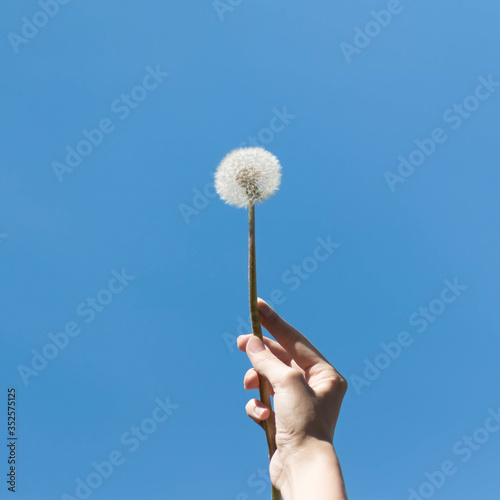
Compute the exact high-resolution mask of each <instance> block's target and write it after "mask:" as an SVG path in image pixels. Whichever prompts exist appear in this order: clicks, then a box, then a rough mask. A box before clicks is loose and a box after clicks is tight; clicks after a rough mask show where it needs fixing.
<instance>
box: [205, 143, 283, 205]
mask: <svg viewBox="0 0 500 500" xmlns="http://www.w3.org/2000/svg"><path fill="white" fill-rule="evenodd" d="M280 180H281V165H280V163H279V161H278V158H276V156H274V155H273V154H271V153H270V152H269V151H266V150H265V149H263V148H240V149H235V150H233V151H231V152H230V153H229V154H228V155H227V156H226V157H225V158H224V159H223V160H222V161H221V163H220V165H219V166H218V167H217V170H216V172H215V189H216V191H217V193H218V195H219V196H220V197H221V199H222V200H224V201H225V202H226V203H228V204H229V205H235V206H237V207H248V205H249V204H250V203H252V204H254V203H257V202H261V201H264V200H266V199H267V198H269V197H270V196H272V195H273V194H274V193H275V192H276V190H277V189H278V187H279V185H280Z"/></svg>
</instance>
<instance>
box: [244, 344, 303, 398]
mask: <svg viewBox="0 0 500 500" xmlns="http://www.w3.org/2000/svg"><path fill="white" fill-rule="evenodd" d="M246 353H247V355H248V357H249V359H250V362H251V363H252V365H253V367H254V368H255V371H256V372H257V373H259V374H260V375H263V376H264V377H266V378H267V379H268V380H269V382H270V383H271V385H272V387H273V388H274V389H275V390H276V388H277V387H279V386H281V385H283V384H287V383H288V381H289V379H290V377H289V375H290V374H292V373H293V372H296V371H297V370H296V369H295V368H290V367H289V366H287V365H285V363H283V362H282V361H280V360H279V359H278V358H277V357H276V356H275V355H274V354H273V353H272V352H271V350H270V349H269V348H266V347H265V346H264V344H263V342H262V341H261V340H260V339H259V338H258V337H256V336H255V335H252V336H251V337H250V339H249V340H248V342H247V345H246Z"/></svg>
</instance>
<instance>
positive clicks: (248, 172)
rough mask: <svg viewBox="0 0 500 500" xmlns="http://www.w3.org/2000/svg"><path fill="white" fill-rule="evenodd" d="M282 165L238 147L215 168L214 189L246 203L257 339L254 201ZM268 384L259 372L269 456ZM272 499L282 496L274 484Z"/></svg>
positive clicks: (265, 193)
mask: <svg viewBox="0 0 500 500" xmlns="http://www.w3.org/2000/svg"><path fill="white" fill-rule="evenodd" d="M280 180H281V165H280V163H279V161H278V159H277V158H276V156H274V155H273V154H271V153H270V152H269V151H266V150H265V149H263V148H241V149H235V150H234V151H231V152H230V153H229V154H228V155H227V156H226V157H225V158H224V159H223V160H222V162H221V163H220V165H219V166H218V167H217V170H216V172H215V189H216V191H217V193H218V194H219V196H220V197H221V199H222V200H224V201H225V202H226V203H228V204H229V205H234V206H236V207H240V208H241V207H248V227H249V230H248V285H249V296H250V317H251V322H252V333H253V334H254V335H256V336H257V337H258V338H259V339H260V340H263V337H262V328H261V325H260V317H259V310H258V307H257V263H256V253H255V204H256V203H260V202H262V201H264V200H266V199H267V198H269V197H270V196H272V195H273V194H274V193H275V192H276V190H277V189H278V187H279V185H280ZM269 387H270V384H269V383H268V381H267V380H266V378H265V377H263V376H262V375H260V374H259V393H260V400H261V401H262V403H264V404H265V405H266V406H267V407H268V408H269V409H270V410H271V415H270V416H269V418H267V419H266V420H264V425H263V427H264V430H265V431H266V438H267V447H268V450H269V459H271V458H272V456H273V454H274V452H275V451H276V423H275V418H274V412H273V411H272V406H271V393H270V390H269ZM271 498H272V500H281V494H280V492H279V490H277V489H276V488H275V487H274V486H272V493H271Z"/></svg>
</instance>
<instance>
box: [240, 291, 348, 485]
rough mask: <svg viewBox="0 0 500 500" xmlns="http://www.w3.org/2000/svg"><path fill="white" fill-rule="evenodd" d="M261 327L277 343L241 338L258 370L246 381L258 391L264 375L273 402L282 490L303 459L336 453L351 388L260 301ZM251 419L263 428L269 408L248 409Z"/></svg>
mask: <svg viewBox="0 0 500 500" xmlns="http://www.w3.org/2000/svg"><path fill="white" fill-rule="evenodd" d="M259 313H260V315H261V323H262V326H264V328H266V330H268V331H269V332H270V333H271V334H272V335H273V337H274V338H275V339H276V340H277V342H275V341H274V340H271V339H270V338H267V337H264V343H262V342H261V341H260V340H259V339H258V338H257V337H255V336H254V335H241V336H239V337H238V348H239V349H240V350H242V351H244V352H246V353H247V355H248V357H249V358H250V361H251V363H252V365H253V368H251V369H250V370H248V371H247V373H246V374H245V378H244V387H245V389H248V390H250V389H258V388H259V378H258V374H257V373H260V374H261V375H264V376H265V377H266V378H267V379H268V381H269V383H270V385H271V394H272V395H273V399H274V411H275V416H276V417H275V418H276V446H277V450H276V452H275V453H274V455H273V457H272V460H271V464H270V475H271V481H272V483H273V484H274V485H275V486H277V487H278V488H280V489H281V486H282V484H283V482H284V481H285V480H286V475H287V468H289V466H290V464H291V463H292V462H294V461H296V460H297V459H298V458H299V457H303V456H307V455H308V454H312V453H314V452H315V451H316V450H319V449H323V450H324V449H325V445H326V446H330V447H332V444H331V443H332V441H333V434H334V431H335V425H336V423H337V418H338V415H339V412H340V407H341V404H342V399H343V397H344V394H345V392H346V390H347V382H346V380H345V379H344V377H342V375H340V373H338V372H337V370H335V368H334V367H333V366H332V365H331V364H330V363H329V362H328V361H327V360H326V359H325V357H324V356H323V355H322V354H321V353H320V352H319V351H318V350H317V349H316V348H315V347H314V346H313V345H312V344H311V343H310V342H309V340H307V338H306V337H305V336H304V335H302V334H301V333H300V332H298V331H297V330H296V329H295V328H293V327H292V326H291V325H289V324H288V323H287V322H286V321H284V320H283V319H282V318H281V317H280V316H279V315H278V314H277V313H276V312H275V311H274V310H273V309H271V307H270V306H269V305H268V304H266V303H265V302H264V301H263V300H261V299H259ZM246 411H247V414H248V416H249V417H250V418H252V419H253V420H254V421H255V422H257V423H259V424H260V423H261V422H262V421H263V420H265V419H266V418H268V417H269V416H270V414H271V410H270V408H267V407H266V406H264V405H263V404H262V403H261V402H260V401H258V400H257V399H251V400H250V401H249V402H248V404H247V406H246Z"/></svg>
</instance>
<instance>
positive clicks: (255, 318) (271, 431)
mask: <svg viewBox="0 0 500 500" xmlns="http://www.w3.org/2000/svg"><path fill="white" fill-rule="evenodd" d="M248 228H249V230H248V284H249V292H250V317H251V320H252V332H253V334H254V335H256V336H257V337H259V339H260V340H263V337H262V328H261V326H260V317H259V309H258V306H257V259H256V252H255V205H254V203H250V204H249V206H248ZM259 393H260V400H261V401H262V403H264V404H265V405H266V406H267V407H268V408H269V409H270V410H271V414H270V416H269V417H268V418H267V419H266V420H264V430H265V431H266V438H267V447H268V451H269V460H271V458H272V456H273V454H274V452H275V451H276V423H275V419H274V412H273V410H272V406H271V391H270V384H269V382H268V381H267V379H266V378H265V377H264V376H262V375H260V374H259ZM271 498H272V500H281V494H280V492H279V490H277V489H276V488H275V487H274V486H272V493H271Z"/></svg>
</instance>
